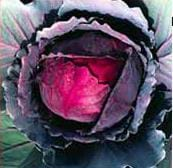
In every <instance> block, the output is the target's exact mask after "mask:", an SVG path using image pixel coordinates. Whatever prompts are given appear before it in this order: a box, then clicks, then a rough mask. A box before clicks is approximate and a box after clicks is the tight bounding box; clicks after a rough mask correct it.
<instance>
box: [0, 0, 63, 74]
mask: <svg viewBox="0 0 173 168" xmlns="http://www.w3.org/2000/svg"><path fill="white" fill-rule="evenodd" d="M60 4H61V0H46V1H41V0H35V1H34V2H33V3H29V4H28V5H24V4H23V3H22V2H21V1H20V0H8V1H7V0H1V1H0V29H1V32H0V67H1V69H0V71H1V73H0V75H2V76H5V75H6V69H7V67H8V66H9V64H10V63H11V62H12V61H13V58H14V54H15V52H16V51H17V50H18V49H19V47H20V45H21V43H22V42H23V40H28V39H30V38H31V36H32V33H34V32H35V31H36V28H37V27H38V26H39V25H40V24H42V23H43V20H44V14H46V13H47V12H49V11H50V10H51V9H54V8H58V7H59V5H60Z"/></svg>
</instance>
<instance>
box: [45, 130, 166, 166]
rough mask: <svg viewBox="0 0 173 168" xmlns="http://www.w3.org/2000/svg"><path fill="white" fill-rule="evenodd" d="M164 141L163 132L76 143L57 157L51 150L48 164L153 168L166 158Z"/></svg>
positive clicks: (148, 132) (48, 155) (47, 160)
mask: <svg viewBox="0 0 173 168" xmlns="http://www.w3.org/2000/svg"><path fill="white" fill-rule="evenodd" d="M163 140H164V134H163V133H162V132H161V131H156V130H149V131H147V132H145V131H144V132H141V133H140V134H139V135H138V136H136V137H133V138H131V139H129V140H128V141H126V142H122V143H115V142H105V143H95V144H88V145H87V144H85V145H82V144H74V145H72V146H70V147H69V148H67V149H66V150H65V151H62V150H57V151H56V154H54V153H53V152H52V151H48V152H47V153H45V154H47V155H45V157H44V161H45V162H46V164H47V165H51V166H53V167H54V168H56V167H57V168H58V167H62V168H69V167H70V168H78V167H80V168H91V167H92V168H105V167H109V168H123V167H125V166H131V167H134V168H146V167H147V168H149V167H152V166H154V165H156V164H157V163H158V162H159V161H160V160H161V159H163V158H164V156H165V152H164V150H163ZM50 152H51V153H50ZM53 162H54V163H53Z"/></svg>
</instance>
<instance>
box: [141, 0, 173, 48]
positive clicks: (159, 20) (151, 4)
mask: <svg viewBox="0 0 173 168" xmlns="http://www.w3.org/2000/svg"><path fill="white" fill-rule="evenodd" d="M142 1H143V2H144V3H145V4H146V6H147V8H148V13H149V16H150V17H151V18H152V19H153V21H154V23H153V25H152V27H153V29H154V30H155V38H156V46H157V47H158V46H160V45H161V44H162V43H163V42H164V41H165V40H166V39H167V38H168V37H169V36H170V34H171V24H172V23H171V17H170V16H171V11H172V1H171V0H142Z"/></svg>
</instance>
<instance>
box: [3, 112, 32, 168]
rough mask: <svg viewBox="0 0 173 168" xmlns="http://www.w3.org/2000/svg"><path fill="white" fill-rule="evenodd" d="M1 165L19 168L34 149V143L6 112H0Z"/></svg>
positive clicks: (6, 167) (4, 167) (8, 167)
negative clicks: (21, 131)
mask: <svg viewBox="0 0 173 168" xmlns="http://www.w3.org/2000/svg"><path fill="white" fill-rule="evenodd" d="M0 118H1V121H2V122H1V126H0V137H1V139H0V147H1V154H2V155H1V156H0V160H1V162H0V167H3V168H12V167H13V168H19V167H20V165H21V163H22V162H23V161H24V160H25V159H26V158H27V157H28V155H29V154H30V152H31V151H32V149H33V147H34V144H32V143H31V142H30V141H29V140H28V139H27V138H26V137H25V136H24V135H23V134H22V133H20V132H19V131H18V130H17V129H16V128H15V127H14V125H13V123H12V120H11V119H10V118H9V117H8V116H7V115H6V114H5V113H4V112H1V113H0Z"/></svg>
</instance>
